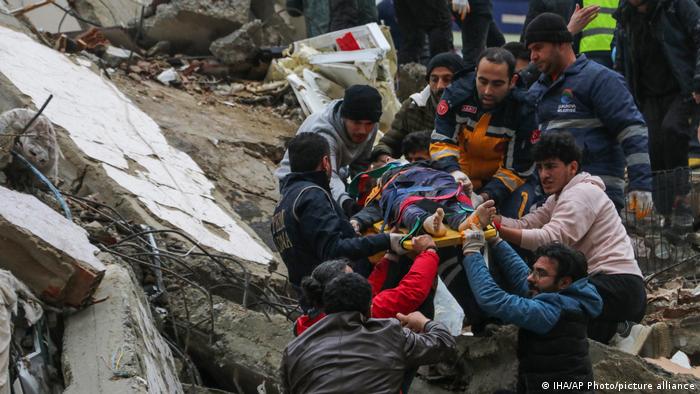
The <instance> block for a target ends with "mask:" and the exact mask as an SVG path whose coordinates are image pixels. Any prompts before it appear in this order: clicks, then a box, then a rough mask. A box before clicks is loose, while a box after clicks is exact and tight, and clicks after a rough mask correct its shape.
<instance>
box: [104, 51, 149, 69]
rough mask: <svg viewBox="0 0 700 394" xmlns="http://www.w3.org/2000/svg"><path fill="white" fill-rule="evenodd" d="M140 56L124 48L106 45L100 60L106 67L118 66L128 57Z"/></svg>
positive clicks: (136, 57) (135, 57)
mask: <svg viewBox="0 0 700 394" xmlns="http://www.w3.org/2000/svg"><path fill="white" fill-rule="evenodd" d="M139 57H140V56H139V55H138V54H136V53H134V52H132V51H127V50H126V49H122V48H117V47H113V46H111V45H110V46H108V47H107V48H106V49H105V51H104V53H103V54H102V60H103V61H104V63H105V64H106V65H107V66H108V67H115V68H116V67H119V66H120V65H121V64H122V63H126V62H127V61H128V60H129V59H138V58H139Z"/></svg>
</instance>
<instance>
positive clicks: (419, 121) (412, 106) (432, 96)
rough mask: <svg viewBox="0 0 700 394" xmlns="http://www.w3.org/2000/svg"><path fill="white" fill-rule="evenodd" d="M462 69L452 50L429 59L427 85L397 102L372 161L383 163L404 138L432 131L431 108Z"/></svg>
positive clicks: (398, 153)
mask: <svg viewBox="0 0 700 394" xmlns="http://www.w3.org/2000/svg"><path fill="white" fill-rule="evenodd" d="M463 68H464V62H463V61H462V58H461V57H459V55H457V54H455V53H441V54H439V55H436V56H434V57H433V58H432V59H430V63H428V72H427V73H426V76H425V79H427V80H428V85H427V86H426V87H425V89H423V90H422V91H420V92H417V93H414V94H412V95H411V96H410V97H409V98H407V99H406V101H404V102H403V104H401V109H400V110H399V112H398V113H397V114H396V117H394V121H393V122H392V123H391V130H389V131H388V132H387V133H386V134H384V136H383V137H382V139H380V140H379V143H377V146H375V147H374V150H373V151H372V162H381V163H386V162H387V161H389V160H391V158H392V157H393V158H395V159H398V158H399V157H401V146H402V143H403V140H404V138H406V136H408V135H409V134H411V133H415V132H419V131H433V128H434V127H435V108H436V107H437V103H438V101H440V97H441V96H442V93H443V92H444V91H445V88H446V87H447V86H449V85H450V83H452V77H453V76H454V75H455V74H456V73H457V72H459V71H461V70H462V69H463Z"/></svg>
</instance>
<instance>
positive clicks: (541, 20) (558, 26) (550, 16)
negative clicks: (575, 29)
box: [525, 12, 574, 46]
mask: <svg viewBox="0 0 700 394" xmlns="http://www.w3.org/2000/svg"><path fill="white" fill-rule="evenodd" d="M573 40H574V37H573V36H572V35H571V33H570V32H569V30H568V29H567V28H566V21H564V18H562V17H561V15H557V14H554V13H551V12H544V13H542V14H540V15H538V16H537V17H536V18H535V19H533V20H532V22H530V24H529V25H527V29H526V30H525V45H527V46H529V45H530V44H532V43H533V42H572V41H573Z"/></svg>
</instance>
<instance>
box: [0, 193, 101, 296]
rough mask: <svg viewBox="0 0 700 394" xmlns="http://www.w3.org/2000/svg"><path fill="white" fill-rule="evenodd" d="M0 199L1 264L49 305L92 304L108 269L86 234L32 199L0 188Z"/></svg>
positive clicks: (34, 198)
mask: <svg viewBox="0 0 700 394" xmlns="http://www.w3.org/2000/svg"><path fill="white" fill-rule="evenodd" d="M0 201H3V203H2V204H0V233H1V234H3V236H2V237H1V238H0V250H2V251H3V253H2V255H1V256H0V266H1V267H2V268H4V269H7V270H9V271H11V272H12V273H13V274H14V275H15V276H16V277H17V278H18V279H19V280H21V281H22V282H24V283H25V284H26V285H27V286H28V287H29V288H30V289H32V290H33V291H34V292H35V293H36V294H38V295H39V296H40V297H41V298H42V299H43V300H44V301H46V302H49V303H52V304H57V305H67V306H73V307H80V306H82V305H84V304H85V303H86V302H88V301H89V300H90V298H91V296H92V294H93V293H94V291H95V288H96V287H97V286H98V285H99V283H100V280H102V276H103V275H104V270H105V267H104V265H103V264H102V263H101V262H100V261H99V260H97V258H96V257H95V253H96V252H97V248H95V247H94V246H93V245H91V244H90V243H89V242H88V239H87V235H86V234H87V233H86V232H85V230H83V229H82V228H80V227H78V226H76V225H75V224H73V223H72V222H70V221H69V220H68V219H66V218H64V217H63V216H61V215H60V214H58V213H57V212H56V211H54V210H52V209H51V208H49V207H48V206H46V205H44V204H43V203H42V202H41V201H39V200H38V199H37V198H36V197H34V196H31V195H26V194H21V193H17V192H15V191H12V190H9V189H6V188H3V187H0Z"/></svg>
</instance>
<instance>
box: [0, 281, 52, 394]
mask: <svg viewBox="0 0 700 394" xmlns="http://www.w3.org/2000/svg"><path fill="white" fill-rule="evenodd" d="M0 303H1V304H2V307H0V393H10V383H11V382H10V373H9V371H10V370H9V366H10V341H11V340H12V332H13V328H12V316H13V315H14V316H16V315H17V314H18V304H19V305H21V307H22V310H23V311H24V316H25V319H26V323H27V324H28V325H29V326H32V325H34V324H35V323H36V322H37V321H39V319H40V318H41V316H42V314H43V310H42V308H41V306H40V304H39V300H37V299H36V297H34V294H32V292H31V291H30V290H29V289H28V288H27V286H25V285H24V283H22V282H20V281H18V280H17V278H15V277H14V275H12V273H10V272H9V271H5V270H0Z"/></svg>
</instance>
